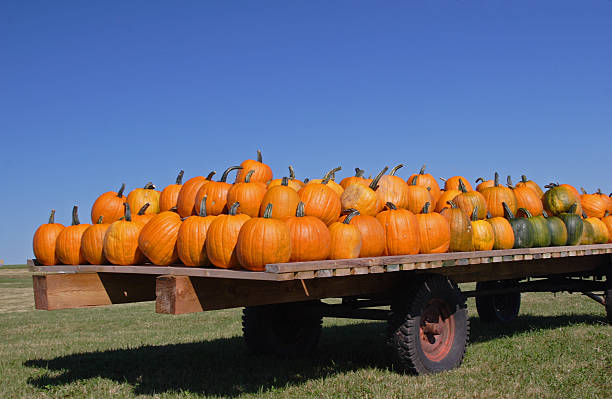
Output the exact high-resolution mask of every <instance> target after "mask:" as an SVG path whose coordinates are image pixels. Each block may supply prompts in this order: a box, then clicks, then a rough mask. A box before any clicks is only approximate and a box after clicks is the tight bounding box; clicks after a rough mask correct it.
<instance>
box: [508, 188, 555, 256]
mask: <svg viewBox="0 0 612 399" xmlns="http://www.w3.org/2000/svg"><path fill="white" fill-rule="evenodd" d="M524 189H525V190H531V189H530V188H527V187H524ZM517 214H522V215H525V217H527V219H528V220H529V221H530V222H531V225H532V226H533V244H532V247H548V246H550V243H551V239H552V237H551V232H550V228H549V227H548V221H547V220H546V218H544V216H542V215H537V216H533V215H532V214H531V212H529V209H525V208H519V209H518V211H517Z"/></svg>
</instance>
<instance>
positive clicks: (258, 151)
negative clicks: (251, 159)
mask: <svg viewBox="0 0 612 399" xmlns="http://www.w3.org/2000/svg"><path fill="white" fill-rule="evenodd" d="M257 162H263V158H262V157H261V151H260V150H257Z"/></svg>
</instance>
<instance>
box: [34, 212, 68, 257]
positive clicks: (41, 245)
mask: <svg viewBox="0 0 612 399" xmlns="http://www.w3.org/2000/svg"><path fill="white" fill-rule="evenodd" d="M62 230H64V225H63V224H60V223H55V209H52V210H51V216H49V223H45V224H41V225H40V226H39V227H38V229H36V232H35V233H34V239H33V242H32V247H33V249H34V257H35V258H36V261H37V262H38V263H40V264H41V265H45V266H52V265H57V264H58V262H59V260H58V259H57V254H56V253H55V244H56V241H57V236H58V235H59V234H60V232H61V231H62Z"/></svg>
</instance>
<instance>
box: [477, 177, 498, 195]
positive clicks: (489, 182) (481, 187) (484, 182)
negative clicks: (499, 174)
mask: <svg viewBox="0 0 612 399" xmlns="http://www.w3.org/2000/svg"><path fill="white" fill-rule="evenodd" d="M478 182H480V183H479V184H478V185H477V186H476V191H479V192H482V191H483V190H484V189H485V188H489V187H493V186H494V185H495V181H494V180H485V179H484V178H482V177H479V178H478V179H476V183H478Z"/></svg>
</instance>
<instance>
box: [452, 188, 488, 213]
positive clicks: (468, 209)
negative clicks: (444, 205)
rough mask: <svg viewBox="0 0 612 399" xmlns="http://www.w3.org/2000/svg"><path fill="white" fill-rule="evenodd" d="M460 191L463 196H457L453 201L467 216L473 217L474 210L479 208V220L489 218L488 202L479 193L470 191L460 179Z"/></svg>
mask: <svg viewBox="0 0 612 399" xmlns="http://www.w3.org/2000/svg"><path fill="white" fill-rule="evenodd" d="M466 182H467V181H466ZM459 191H461V194H459V195H457V196H456V197H455V198H454V199H453V200H452V201H453V202H455V204H457V206H458V207H459V208H461V210H463V212H464V213H465V214H466V215H472V213H473V212H474V209H476V208H478V213H477V217H478V219H485V218H486V217H487V202H486V201H485V199H484V196H483V195H482V194H481V193H479V192H478V191H474V190H471V191H470V190H468V188H467V187H466V186H465V184H464V181H463V179H459Z"/></svg>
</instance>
